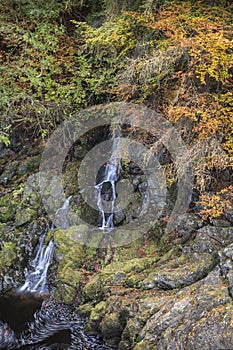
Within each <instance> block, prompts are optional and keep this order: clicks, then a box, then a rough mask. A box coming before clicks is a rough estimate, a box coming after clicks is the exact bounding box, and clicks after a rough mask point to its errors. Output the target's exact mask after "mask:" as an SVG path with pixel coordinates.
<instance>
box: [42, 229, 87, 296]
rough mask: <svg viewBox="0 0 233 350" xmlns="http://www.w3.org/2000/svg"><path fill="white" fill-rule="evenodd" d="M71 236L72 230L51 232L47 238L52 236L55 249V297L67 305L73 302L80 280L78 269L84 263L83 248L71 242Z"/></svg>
mask: <svg viewBox="0 0 233 350" xmlns="http://www.w3.org/2000/svg"><path fill="white" fill-rule="evenodd" d="M73 234H74V231H73V230H53V231H51V232H50V235H49V237H48V238H47V239H49V238H50V237H51V236H53V237H54V242H55V245H56V247H57V248H56V250H55V259H56V260H57V262H58V264H57V274H56V284H57V292H56V297H57V298H58V299H60V300H63V301H65V302H67V303H71V302H73V301H74V299H75V297H76V294H77V290H78V287H79V283H80V280H81V274H80V273H79V269H80V267H81V266H82V265H83V263H84V261H85V250H84V247H83V245H81V244H79V243H77V242H75V241H74V240H73V236H72V235H73Z"/></svg>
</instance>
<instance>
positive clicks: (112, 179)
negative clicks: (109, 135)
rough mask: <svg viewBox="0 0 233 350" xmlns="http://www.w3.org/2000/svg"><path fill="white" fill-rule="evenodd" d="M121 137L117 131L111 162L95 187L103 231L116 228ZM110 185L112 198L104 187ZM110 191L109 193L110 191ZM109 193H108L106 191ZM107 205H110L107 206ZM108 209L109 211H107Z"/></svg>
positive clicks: (114, 137) (114, 136)
mask: <svg viewBox="0 0 233 350" xmlns="http://www.w3.org/2000/svg"><path fill="white" fill-rule="evenodd" d="M119 137H120V132H119V130H116V131H115V133H114V135H113V146H112V154H111V157H110V160H109V161H108V163H107V164H106V166H105V170H104V171H103V176H102V179H101V181H100V182H99V183H98V184H97V185H96V186H95V187H96V189H97V206H98V208H99V211H100V214H101V219H102V224H101V228H102V229H107V230H108V229H111V228H113V227H114V224H113V214H114V206H115V200H116V196H117V194H116V182H117V180H118V178H119V173H120V166H119V158H118V155H117V146H118V139H119ZM105 185H108V186H109V190H110V192H111V194H110V197H108V198H107V193H105V194H104V191H103V190H104V186H105ZM109 190H108V191H109ZM106 192H107V191H106ZM106 204H108V205H107V206H106ZM106 207H108V210H107V211H106Z"/></svg>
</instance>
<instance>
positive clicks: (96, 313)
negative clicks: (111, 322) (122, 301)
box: [85, 301, 107, 334]
mask: <svg viewBox="0 0 233 350" xmlns="http://www.w3.org/2000/svg"><path fill="white" fill-rule="evenodd" d="M106 310H107V308H106V303H105V302H104V301H101V302H100V303H98V304H97V305H96V306H95V307H94V308H92V309H91V313H90V317H89V321H88V323H87V325H86V327H85V331H86V332H87V333H88V334H98V333H99V332H100V324H101V321H102V318H103V317H104V314H105V312H106Z"/></svg>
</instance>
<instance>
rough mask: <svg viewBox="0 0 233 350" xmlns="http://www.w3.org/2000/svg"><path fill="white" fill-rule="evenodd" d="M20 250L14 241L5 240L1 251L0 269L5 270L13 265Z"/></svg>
mask: <svg viewBox="0 0 233 350" xmlns="http://www.w3.org/2000/svg"><path fill="white" fill-rule="evenodd" d="M17 256H18V250H17V247H16V245H15V244H14V243H12V242H4V244H3V247H2V250H1V251H0V270H1V272H5V271H6V269H7V268H8V267H10V266H12V265H13V263H14V261H15V260H16V259H17Z"/></svg>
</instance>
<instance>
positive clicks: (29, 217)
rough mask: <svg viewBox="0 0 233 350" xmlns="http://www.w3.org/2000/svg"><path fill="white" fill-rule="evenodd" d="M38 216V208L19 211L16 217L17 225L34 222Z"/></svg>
mask: <svg viewBox="0 0 233 350" xmlns="http://www.w3.org/2000/svg"><path fill="white" fill-rule="evenodd" d="M36 218H37V210H36V209H33V208H26V209H25V210H22V211H18V212H17V214H16V218H15V226H16V227H18V226H22V225H25V224H27V223H30V222H32V221H33V220H35V219H36Z"/></svg>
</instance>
